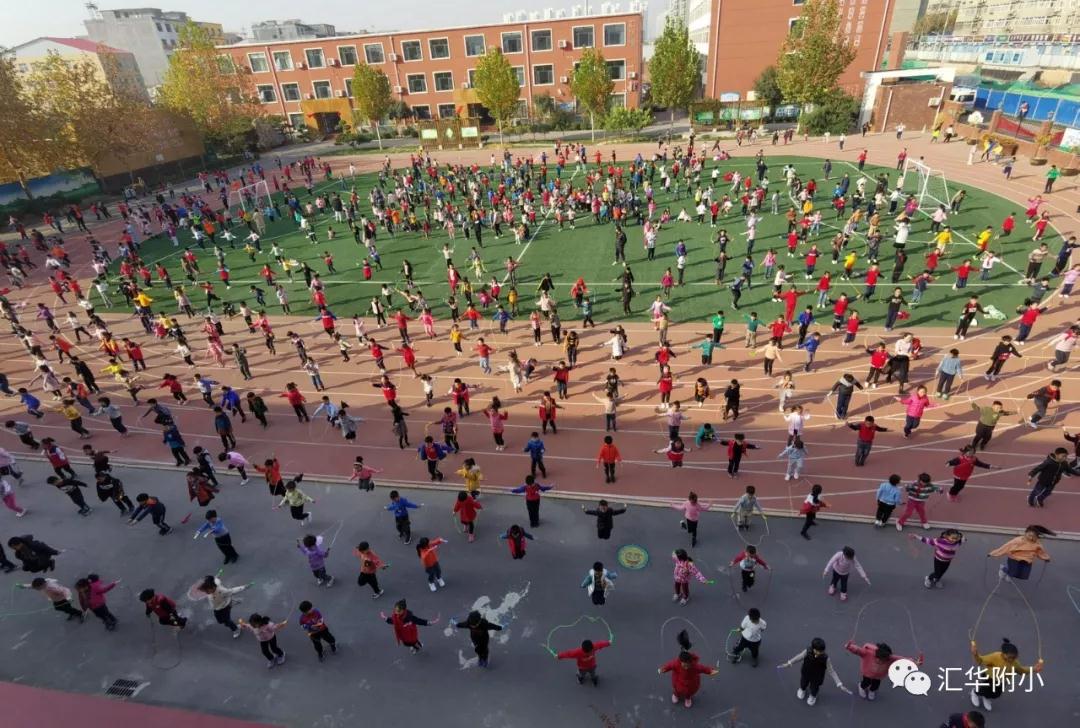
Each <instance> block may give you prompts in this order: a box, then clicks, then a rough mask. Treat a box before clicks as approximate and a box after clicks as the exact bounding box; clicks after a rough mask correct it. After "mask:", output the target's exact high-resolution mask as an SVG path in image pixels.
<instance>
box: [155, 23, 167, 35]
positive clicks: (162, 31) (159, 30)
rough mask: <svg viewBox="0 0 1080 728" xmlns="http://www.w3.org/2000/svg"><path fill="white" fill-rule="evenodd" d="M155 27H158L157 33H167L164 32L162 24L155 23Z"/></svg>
mask: <svg viewBox="0 0 1080 728" xmlns="http://www.w3.org/2000/svg"><path fill="white" fill-rule="evenodd" d="M154 25H156V26H157V32H159V33H164V32H165V31H164V30H162V29H161V23H154Z"/></svg>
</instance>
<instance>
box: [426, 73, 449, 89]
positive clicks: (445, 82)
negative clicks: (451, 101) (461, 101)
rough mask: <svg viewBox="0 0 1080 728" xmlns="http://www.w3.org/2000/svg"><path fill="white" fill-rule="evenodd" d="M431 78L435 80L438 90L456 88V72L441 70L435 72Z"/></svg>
mask: <svg viewBox="0 0 1080 728" xmlns="http://www.w3.org/2000/svg"><path fill="white" fill-rule="evenodd" d="M431 78H432V80H434V81H435V90H436V91H453V90H454V74H453V73H451V72H450V71H439V72H438V73H433V74H431Z"/></svg>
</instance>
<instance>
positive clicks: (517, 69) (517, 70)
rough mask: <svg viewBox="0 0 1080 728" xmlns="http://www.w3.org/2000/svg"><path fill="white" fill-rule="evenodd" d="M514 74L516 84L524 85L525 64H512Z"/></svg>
mask: <svg viewBox="0 0 1080 728" xmlns="http://www.w3.org/2000/svg"><path fill="white" fill-rule="evenodd" d="M514 75H515V76H517V82H518V86H524V85H525V66H514Z"/></svg>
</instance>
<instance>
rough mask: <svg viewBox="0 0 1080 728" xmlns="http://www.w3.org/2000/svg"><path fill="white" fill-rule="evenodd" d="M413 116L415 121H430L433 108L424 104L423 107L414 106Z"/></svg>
mask: <svg viewBox="0 0 1080 728" xmlns="http://www.w3.org/2000/svg"><path fill="white" fill-rule="evenodd" d="M412 115H413V118H414V119H417V120H420V121H428V120H430V119H431V107H430V106H428V105H427V104H423V105H421V106H413V107H412Z"/></svg>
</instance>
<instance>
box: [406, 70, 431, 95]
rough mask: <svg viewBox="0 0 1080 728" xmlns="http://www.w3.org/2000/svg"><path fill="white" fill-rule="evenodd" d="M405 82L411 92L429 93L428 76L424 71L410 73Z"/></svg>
mask: <svg viewBox="0 0 1080 728" xmlns="http://www.w3.org/2000/svg"><path fill="white" fill-rule="evenodd" d="M405 83H406V84H407V85H408V88H409V93H411V94H426V93H427V77H426V76H425V75H424V74H422V73H410V74H409V75H407V76H406V77H405Z"/></svg>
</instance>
